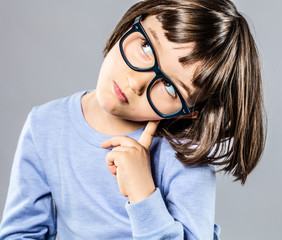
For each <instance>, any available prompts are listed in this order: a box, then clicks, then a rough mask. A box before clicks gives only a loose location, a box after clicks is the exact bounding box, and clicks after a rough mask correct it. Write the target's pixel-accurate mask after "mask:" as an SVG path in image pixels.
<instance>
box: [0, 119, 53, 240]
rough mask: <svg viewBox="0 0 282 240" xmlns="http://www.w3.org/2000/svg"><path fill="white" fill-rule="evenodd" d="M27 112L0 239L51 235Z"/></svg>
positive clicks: (47, 201) (48, 204)
mask: <svg viewBox="0 0 282 240" xmlns="http://www.w3.org/2000/svg"><path fill="white" fill-rule="evenodd" d="M30 122H31V114H30V115H29V116H28V119H27V121H26V123H25V125H24V127H23V130H22V133H21V136H20V138H19V142H18V146H17V150H16V154H15V158H14V163H13V167H12V172H11V179H10V186H9V190H8V197H7V200H6V206H5V209H4V214H3V219H2V223H1V226H0V239H1V240H2V239H3V240H4V239H5V240H6V239H7V240H8V239H48V240H49V239H52V240H53V239H55V238H56V220H55V211H54V207H53V202H52V197H51V192H50V189H49V186H48V183H47V180H46V177H45V175H44V170H43V163H42V162H41V159H40V157H39V155H38V153H37V151H36V147H35V145H34V141H33V136H32V129H31V126H30V125H31V123H30Z"/></svg>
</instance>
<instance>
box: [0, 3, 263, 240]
mask: <svg viewBox="0 0 282 240" xmlns="http://www.w3.org/2000/svg"><path fill="white" fill-rule="evenodd" d="M104 53H105V59H104V62H103V65H102V67H101V70H100V75H99V78H98V83H97V87H96V89H95V90H93V91H83V92H79V93H76V94H74V95H72V96H70V97H67V98H64V99H59V100H55V101H52V102H49V103H47V104H44V105H42V106H39V107H35V108H33V109H32V111H31V112H30V114H29V116H28V118H27V120H26V123H25V125H24V127H23V130H22V133H21V136H20V139H19V143H18V147H17V151H16V154H15V159H14V165H13V168H12V173H11V182H10V187H9V193H8V198H7V203H6V207H5V210H4V216H3V220H2V224H1V229H0V239H1V240H2V239H55V237H56V235H57V234H58V236H59V239H60V240H64V239H67V240H69V239H75V240H78V239H87V240H88V239H189V240H192V239H198V240H199V239H201V240H209V239H219V226H218V225H216V224H214V211H215V165H223V168H222V170H224V171H226V172H230V173H232V174H233V175H234V176H235V178H236V180H240V181H241V183H242V184H244V183H245V181H246V179H247V176H248V174H249V173H250V172H251V171H252V170H253V169H254V167H255V166H256V164H257V162H258V161H259V159H260V156H261V154H262V151H263V146H264V126H263V121H262V108H263V105H262V90H261V75H260V67H259V61H258V55H257V51H256V46H255V43H254V40H253V38H252V36H251V33H250V31H249V27H248V24H247V22H246V20H245V19H244V18H243V17H242V16H241V15H240V14H239V13H238V12H237V10H236V8H235V6H234V5H233V4H232V3H231V2H230V1H229V0H214V1H209V0H155V1H151V0H144V1H140V2H139V3H137V4H135V5H134V6H132V7H131V8H130V9H129V10H128V11H127V12H126V13H125V15H124V16H123V18H122V19H121V21H120V22H119V24H118V25H117V27H116V28H115V30H114V32H113V34H112V35H111V37H110V38H109V40H108V42H107V44H106V47H105V49H104Z"/></svg>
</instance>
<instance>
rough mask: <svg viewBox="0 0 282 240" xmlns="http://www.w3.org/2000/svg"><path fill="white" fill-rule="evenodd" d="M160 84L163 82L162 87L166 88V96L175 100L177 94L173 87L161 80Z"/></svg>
mask: <svg viewBox="0 0 282 240" xmlns="http://www.w3.org/2000/svg"><path fill="white" fill-rule="evenodd" d="M162 82H163V85H164V87H165V88H166V91H167V92H168V94H169V95H170V96H172V97H173V98H176V97H177V93H176V91H175V89H174V87H173V86H172V85H171V84H170V83H169V82H168V81H166V80H165V79H163V80H162Z"/></svg>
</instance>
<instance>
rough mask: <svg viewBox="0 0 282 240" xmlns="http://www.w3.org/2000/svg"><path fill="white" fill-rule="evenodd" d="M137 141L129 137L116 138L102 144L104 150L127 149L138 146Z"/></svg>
mask: <svg viewBox="0 0 282 240" xmlns="http://www.w3.org/2000/svg"><path fill="white" fill-rule="evenodd" d="M136 143H137V142H136V140H134V139H133V138H130V137H128V136H116V137H112V138H109V139H107V140H106V141H104V142H102V143H101V147H102V148H110V147H117V146H127V147H134V146H136Z"/></svg>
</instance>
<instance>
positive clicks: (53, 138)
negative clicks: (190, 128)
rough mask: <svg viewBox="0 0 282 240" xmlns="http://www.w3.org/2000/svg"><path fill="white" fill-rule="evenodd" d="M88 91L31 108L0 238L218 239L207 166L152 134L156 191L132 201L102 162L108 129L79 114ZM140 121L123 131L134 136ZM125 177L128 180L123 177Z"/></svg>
mask: <svg viewBox="0 0 282 240" xmlns="http://www.w3.org/2000/svg"><path fill="white" fill-rule="evenodd" d="M86 92H87V91H83V92H79V93H76V94H74V95H72V96H70V97H67V98H63V99H58V100H54V101H52V102H49V103H47V104H44V105H42V106H38V107H35V108H33V110H32V111H31V112H30V114H29V116H28V118H27V120H26V122H25V125H24V127H23V130H22V133H21V136H20V138H19V142H18V146H17V150H16V154H15V159H14V163H13V167H12V173H11V180H10V186H9V192H8V197H7V201H6V206H5V210H4V214H3V219H2V223H1V228H0V239H1V240H4V239H7V240H8V239H52V240H53V239H55V237H56V235H57V234H58V236H59V239H60V240H72V239H73V240H81V239H83V240H91V239H97V240H110V239H121V240H127V239H128V240H129V239H131V240H132V239H147V240H148V239H150V240H157V239H178V240H180V239H181V240H182V239H189V240H195V239H197V240H211V239H214V240H217V239H219V238H218V234H219V227H218V226H217V225H216V224H214V214H215V192H216V183H215V172H214V170H215V169H214V167H213V166H203V167H185V166H184V165H183V164H182V163H181V162H180V161H179V160H178V159H177V158H176V157H175V152H174V151H173V149H172V148H171V146H170V145H169V143H168V142H167V140H165V139H164V138H160V137H154V139H153V142H152V145H151V148H150V154H151V156H150V157H151V169H152V175H153V178H154V182H155V185H156V190H155V192H154V193H153V194H152V195H151V196H149V197H148V198H146V199H145V200H143V201H141V202H137V203H134V204H130V203H129V202H128V198H126V197H124V196H123V195H122V194H121V193H120V191H119V187H118V183H117V180H116V178H115V177H114V176H113V175H112V174H111V173H110V171H109V170H108V168H107V166H106V161H105V159H106V154H107V152H108V151H109V150H108V149H104V148H102V147H101V146H100V143H101V142H103V141H105V140H106V139H109V138H110V137H112V136H109V135H103V134H101V133H98V132H96V131H95V130H94V129H93V128H91V127H90V126H89V125H88V123H87V122H86V120H85V119H84V117H83V113H82V109H81V97H82V95H83V94H85V93H86ZM143 130H144V127H143V128H140V129H138V130H136V131H134V132H131V133H129V134H126V135H127V136H129V137H131V138H133V139H136V140H138V139H139V137H140V136H141V133H142V131H143ZM128 181H130V179H128Z"/></svg>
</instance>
